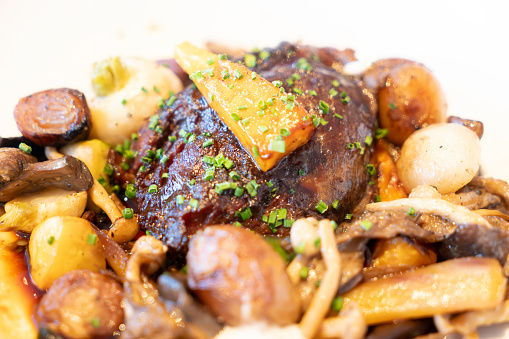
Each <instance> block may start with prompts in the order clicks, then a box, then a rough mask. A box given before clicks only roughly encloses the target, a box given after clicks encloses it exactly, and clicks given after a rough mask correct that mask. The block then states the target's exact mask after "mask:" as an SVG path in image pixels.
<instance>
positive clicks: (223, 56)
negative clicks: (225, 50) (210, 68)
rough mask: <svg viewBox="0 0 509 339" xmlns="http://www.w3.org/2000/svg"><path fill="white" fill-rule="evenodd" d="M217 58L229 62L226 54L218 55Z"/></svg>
mask: <svg viewBox="0 0 509 339" xmlns="http://www.w3.org/2000/svg"><path fill="white" fill-rule="evenodd" d="M217 56H218V57H219V60H228V57H227V56H226V54H218V55H217Z"/></svg>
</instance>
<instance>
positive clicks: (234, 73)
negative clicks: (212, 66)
mask: <svg viewBox="0 0 509 339" xmlns="http://www.w3.org/2000/svg"><path fill="white" fill-rule="evenodd" d="M233 77H234V78H235V79H237V80H239V79H242V78H243V77H244V75H243V74H242V73H241V72H240V71H239V70H238V69H236V70H234V71H233Z"/></svg>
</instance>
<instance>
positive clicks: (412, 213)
mask: <svg viewBox="0 0 509 339" xmlns="http://www.w3.org/2000/svg"><path fill="white" fill-rule="evenodd" d="M406 214H408V215H409V216H411V217H415V209H414V208H413V207H410V209H409V210H408V212H406Z"/></svg>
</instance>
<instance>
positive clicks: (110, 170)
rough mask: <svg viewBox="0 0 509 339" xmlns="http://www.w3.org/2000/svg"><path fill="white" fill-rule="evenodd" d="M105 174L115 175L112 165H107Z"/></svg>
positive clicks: (104, 170)
mask: <svg viewBox="0 0 509 339" xmlns="http://www.w3.org/2000/svg"><path fill="white" fill-rule="evenodd" d="M103 172H104V173H105V174H107V175H112V174H113V166H111V165H110V164H106V165H105V166H104V169H103Z"/></svg>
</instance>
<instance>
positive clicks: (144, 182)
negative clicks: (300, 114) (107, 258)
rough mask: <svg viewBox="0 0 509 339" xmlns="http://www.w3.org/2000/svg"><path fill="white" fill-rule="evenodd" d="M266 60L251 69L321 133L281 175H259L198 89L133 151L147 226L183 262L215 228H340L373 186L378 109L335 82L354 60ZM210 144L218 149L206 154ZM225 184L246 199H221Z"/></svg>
mask: <svg viewBox="0 0 509 339" xmlns="http://www.w3.org/2000/svg"><path fill="white" fill-rule="evenodd" d="M267 51H269V52H270V56H267V53H266V51H263V54H260V53H255V56H256V60H257V62H256V66H255V67H254V68H251V69H252V70H253V71H255V72H257V74H259V75H260V76H262V77H264V78H265V79H267V80H269V81H275V80H280V81H282V82H283V86H284V87H285V89H286V92H287V93H292V92H293V93H295V95H296V100H297V101H298V102H299V103H300V104H301V105H302V106H303V107H304V108H305V109H306V110H307V111H308V112H309V114H310V118H311V119H313V120H314V121H316V124H317V131H316V133H315V134H314V136H313V137H312V138H311V140H310V141H309V142H308V143H306V144H305V145H304V146H302V147H301V148H299V149H297V150H296V151H294V152H293V153H291V154H290V155H288V156H287V157H286V158H284V159H283V160H282V161H281V162H280V163H279V164H278V165H277V166H276V167H274V168H273V169H271V170H269V171H267V172H262V171H261V170H259V169H258V167H257V165H256V163H255V162H254V161H253V160H252V158H251V156H250V155H249V154H248V153H247V152H245V150H244V149H242V147H241V146H240V144H239V142H238V141H237V139H236V137H235V135H234V134H233V133H232V132H231V131H230V130H229V129H228V128H227V127H226V125H225V124H223V122H222V121H221V120H220V119H219V117H218V115H217V113H216V112H215V111H214V110H212V109H211V108H210V107H209V106H208V104H207V102H206V100H205V98H204V97H203V96H202V94H201V93H200V92H199V91H198V90H196V89H194V88H193V87H192V86H191V87H188V88H187V89H185V90H184V91H183V92H181V93H179V94H177V95H176V100H174V102H172V103H171V105H170V106H164V107H163V109H162V110H161V111H160V112H159V114H158V115H155V116H154V117H152V119H151V120H150V121H149V122H148V123H147V125H145V126H144V127H143V128H142V129H141V130H140V131H139V133H138V135H139V138H138V141H137V142H136V143H134V144H133V146H132V147H133V151H135V152H136V151H138V155H137V157H136V158H135V159H134V163H133V166H132V169H131V173H136V179H135V184H136V187H137V190H138V191H137V194H136V200H137V205H138V209H139V213H140V224H141V226H142V228H143V229H146V230H148V231H150V233H151V234H153V235H155V236H158V237H159V238H160V239H161V240H162V241H163V242H165V243H166V244H167V245H169V247H170V248H171V249H174V250H176V251H177V252H180V253H185V252H186V251H187V244H188V241H189V238H190V236H192V235H193V234H194V233H196V231H198V230H199V229H202V228H204V227H205V226H208V225H214V224H229V223H234V222H240V223H242V226H243V227H247V228H250V229H252V230H254V231H255V232H258V233H261V234H272V233H277V235H280V236H285V235H287V234H288V232H289V228H288V227H284V226H285V225H286V226H289V225H290V224H291V222H292V220H295V219H297V218H301V217H307V216H313V217H316V218H330V219H334V220H342V218H343V217H344V216H345V214H346V213H348V212H349V211H351V210H352V209H353V208H354V207H355V206H356V204H357V203H358V202H359V200H360V199H361V197H362V195H363V193H364V192H365V189H366V187H367V185H368V183H369V181H370V176H369V173H368V171H367V170H366V165H367V164H368V163H369V157H370V154H371V148H370V145H371V142H370V138H371V136H372V135H373V129H374V126H375V120H376V119H375V114H374V112H373V107H374V104H373V102H372V100H371V97H370V96H369V93H368V92H367V91H363V88H362V87H361V86H360V85H359V83H358V82H356V81H354V80H350V79H346V78H345V77H343V76H342V75H341V74H340V73H338V70H340V69H341V68H342V65H343V63H344V62H346V61H348V60H353V54H352V51H350V50H347V51H337V50H332V49H316V48H312V47H307V46H294V45H291V44H288V43H283V44H281V45H280V46H279V47H278V48H276V49H274V50H267ZM172 101H173V100H172ZM321 101H323V102H325V103H326V104H328V112H326V111H327V109H324V105H323V104H322V109H321V110H320V102H321ZM274 119H277V117H274ZM209 139H212V140H213V143H212V144H211V145H210V146H204V142H206V141H207V140H209ZM159 149H160V150H159ZM154 154H155V156H154ZM204 157H205V158H204ZM208 157H213V158H214V159H215V160H214V164H215V166H213V165H211V164H208V163H207V162H210V159H211V158H208ZM223 158H224V159H223ZM225 159H227V160H225ZM118 160H119V159H118V155H117V164H118ZM230 161H231V163H230ZM230 165H232V166H231V167H230ZM117 168H118V167H117ZM212 168H215V171H213V172H211V169H212ZM207 170H208V172H207ZM231 171H235V172H236V173H237V174H238V178H237V177H236V176H233V177H232V176H231V175H230V174H231ZM122 175H123V177H124V178H129V173H125V172H122ZM223 182H234V183H236V184H237V187H239V188H240V187H242V188H244V189H245V191H244V193H243V194H242V195H240V194H239V195H240V196H235V189H225V190H223V191H222V190H221V189H219V190H217V184H220V183H223ZM124 183H125V182H124ZM218 192H220V193H218ZM237 192H238V190H237ZM318 205H320V206H319V207H318V208H317V206H318ZM325 209H326V210H325Z"/></svg>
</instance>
